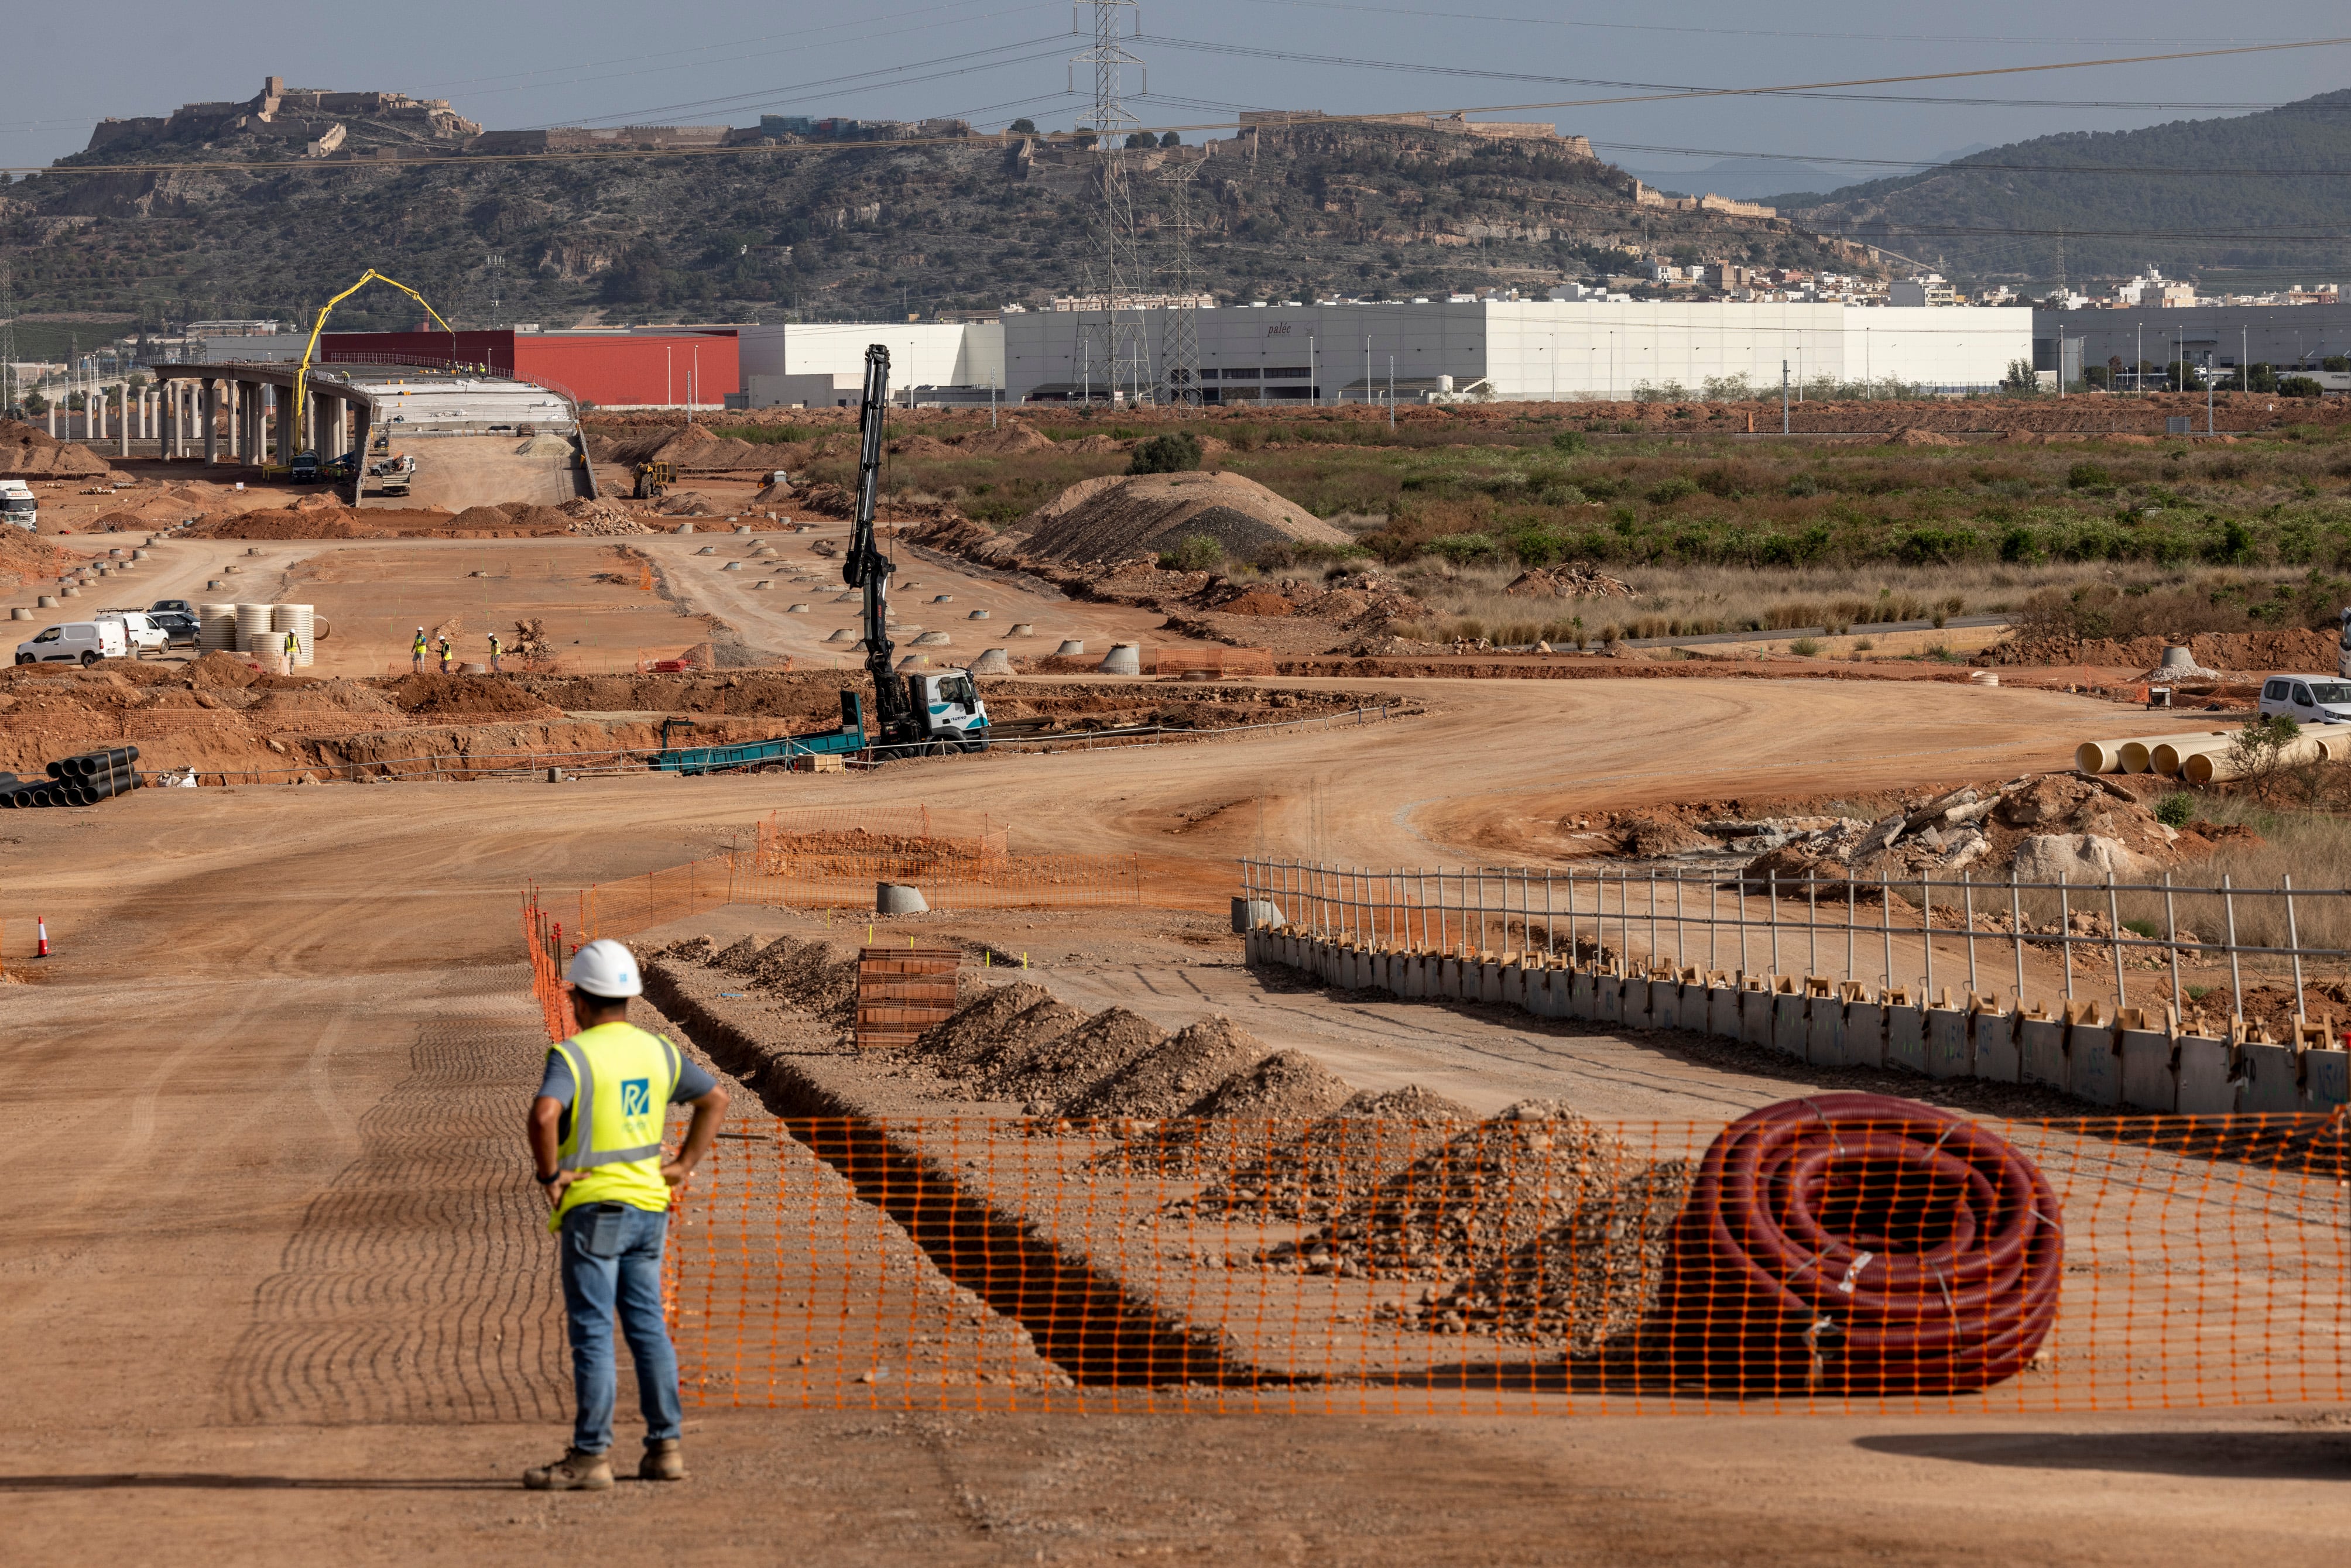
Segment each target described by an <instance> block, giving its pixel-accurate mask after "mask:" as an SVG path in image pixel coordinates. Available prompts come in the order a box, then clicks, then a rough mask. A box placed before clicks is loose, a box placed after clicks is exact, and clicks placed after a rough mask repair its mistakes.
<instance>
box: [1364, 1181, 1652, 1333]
mask: <svg viewBox="0 0 2351 1568" xmlns="http://www.w3.org/2000/svg"><path fill="white" fill-rule="evenodd" d="M1695 1174H1696V1173H1695V1171H1694V1170H1693V1168H1692V1166H1691V1165H1690V1163H1689V1162H1688V1161H1687V1160H1665V1161H1661V1162H1659V1163H1658V1164H1656V1165H1653V1166H1648V1167H1646V1169H1643V1170H1640V1171H1636V1172H1635V1173H1634V1174H1633V1175H1632V1176H1628V1177H1627V1178H1626V1179H1625V1181H1623V1182H1622V1183H1621V1184H1619V1185H1617V1186H1614V1187H1611V1188H1607V1189H1604V1190H1602V1191H1599V1192H1596V1193H1593V1194H1591V1195H1589V1196H1588V1197H1583V1199H1582V1200H1581V1201H1578V1202H1576V1203H1575V1204H1574V1205H1573V1208H1572V1211H1571V1213H1570V1214H1569V1216H1568V1218H1566V1219H1564V1220H1562V1221H1561V1222H1560V1223H1559V1224H1556V1225H1554V1226H1552V1228H1550V1229H1548V1230H1545V1231H1544V1232H1543V1233H1542V1234H1541V1235H1540V1236H1537V1237H1536V1238H1534V1239H1532V1240H1531V1241H1528V1242H1525V1243H1524V1244H1522V1245H1520V1246H1519V1247H1516V1248H1513V1249H1511V1250H1510V1252H1509V1253H1508V1254H1507V1255H1506V1256H1504V1257H1503V1258H1501V1259H1500V1260H1497V1261H1495V1262H1493V1263H1490V1264H1488V1265H1487V1266H1485V1267H1483V1268H1481V1269H1479V1270H1478V1271H1477V1272H1476V1273H1474V1274H1472V1275H1471V1276H1470V1277H1469V1278H1468V1279H1467V1280H1464V1281H1460V1282H1459V1283H1458V1284H1456V1285H1455V1286H1454V1287H1453V1288H1452V1289H1451V1290H1449V1291H1444V1292H1443V1293H1442V1294H1439V1293H1438V1292H1437V1291H1436V1290H1435V1289H1434V1288H1431V1289H1430V1290H1428V1291H1425V1292H1424V1293H1423V1295H1422V1297H1421V1300H1420V1301H1417V1302H1416V1303H1414V1304H1412V1305H1410V1306H1407V1307H1405V1308H1402V1309H1398V1308H1396V1307H1395V1306H1393V1305H1388V1306H1386V1307H1385V1310H1384V1312H1381V1314H1380V1315H1382V1316H1384V1317H1388V1318H1391V1319H1395V1320H1400V1321H1402V1322H1404V1323H1405V1324H1406V1325H1407V1326H1409V1327H1411V1328H1415V1329H1418V1330H1420V1331H1421V1332H1423V1333H1455V1334H1483V1335H1491V1336H1492V1337H1494V1338H1496V1339H1502V1340H1509V1341H1513V1342H1517V1343H1537V1344H1544V1345H1552V1346H1557V1347H1559V1348H1561V1349H1563V1350H1564V1351H1565V1352H1566V1353H1567V1354H1569V1355H1571V1356H1574V1357H1578V1358H1583V1357H1589V1356H1593V1355H1596V1354H1599V1353H1600V1352H1601V1351H1602V1350H1604V1349H1605V1348H1607V1346H1608V1345H1610V1344H1611V1343H1622V1342H1624V1341H1625V1340H1628V1339H1630V1338H1632V1337H1634V1336H1635V1335H1636V1334H1637V1333H1639V1332H1640V1328H1641V1324H1642V1322H1644V1321H1645V1320H1646V1318H1647V1317H1648V1315H1649V1313H1650V1312H1651V1311H1652V1310H1653V1309H1654V1308H1655V1307H1656V1299H1657V1286H1658V1282H1659V1281H1661V1280H1662V1279H1663V1278H1664V1276H1665V1269H1666V1256H1667V1249H1668V1247H1669V1245H1670V1243H1671V1240H1672V1237H1673V1228H1674V1221H1675V1220H1676V1219H1677V1218H1679V1216H1680V1214H1681V1211H1682V1204H1683V1202H1684V1200H1685V1199H1687V1197H1688V1196H1689V1187H1690V1181H1691V1178H1692V1176H1694V1175H1695Z"/></svg>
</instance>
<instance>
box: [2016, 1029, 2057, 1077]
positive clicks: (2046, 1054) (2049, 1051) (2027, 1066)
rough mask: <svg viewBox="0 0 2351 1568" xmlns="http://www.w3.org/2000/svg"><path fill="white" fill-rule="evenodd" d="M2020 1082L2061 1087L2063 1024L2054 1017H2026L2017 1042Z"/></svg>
mask: <svg viewBox="0 0 2351 1568" xmlns="http://www.w3.org/2000/svg"><path fill="white" fill-rule="evenodd" d="M2017 1045H2018V1047H2019V1056H2018V1061H2017V1078H2016V1081H2017V1082H2020V1083H2046V1084H2047V1085H2049V1087H2051V1088H2052V1089H2063V1088H2064V1087H2065V1025H2064V1023H2063V1022H2062V1021H2060V1020H2059V1019H2025V1020H2024V1026H2023V1029H2022V1032H2021V1036H2020V1038H2019V1040H2018V1041H2017Z"/></svg>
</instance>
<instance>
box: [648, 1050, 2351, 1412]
mask: <svg viewBox="0 0 2351 1568" xmlns="http://www.w3.org/2000/svg"><path fill="white" fill-rule="evenodd" d="M1862 1101H1871V1102H1874V1103H1871V1104H1866V1105H1864V1104H1858V1103H1856V1102H1862ZM1832 1102H1838V1103H1832ZM2345 1175H2346V1165H2345V1130H2344V1127H2343V1125H2342V1124H2341V1122H2340V1120H2339V1119H2330V1118H2324V1117H2315V1116H2308V1117H2294V1116H2274V1117H2258V1116H2238V1117H2231V1118H2225V1119H2217V1120H2211V1121H2196V1122H2190V1121H2185V1120H2182V1119H2178V1118H2165V1119H2154V1118H2150V1119H2145V1120H2111V1119H2108V1120H2080V1121H2045V1122H1989V1121H1987V1122H1975V1121H1969V1120H1966V1119H1963V1118H1960V1117H1958V1116H1956V1115H1953V1114H1951V1113H1943V1112H1938V1111H1937V1110H1935V1109H1933V1108H1931V1107H1928V1106H1925V1105H1920V1104H1917V1103H1910V1102H1899V1101H1885V1100H1878V1099H1877V1098H1876V1097H1875V1096H1820V1097H1815V1098H1814V1100H1813V1101H1808V1102H1797V1103H1792V1105H1789V1106H1782V1107H1778V1108H1774V1110H1773V1111H1771V1112H1769V1113H1756V1114H1754V1115H1751V1116H1750V1117H1747V1118H1743V1119H1741V1120H1740V1122H1738V1123H1735V1124H1732V1125H1731V1126H1729V1127H1727V1128H1726V1127H1724V1126H1722V1125H1720V1124H1680V1123H1640V1124H1634V1123H1622V1124H1594V1123H1591V1122H1587V1121H1583V1120H1582V1119H1580V1118H1575V1117H1572V1116H1563V1115H1562V1116H1551V1117H1541V1116H1538V1117H1534V1118H1532V1119H1524V1118H1516V1119H1513V1118H1499V1119H1492V1120H1487V1121H1482V1122H1468V1123H1448V1122H1437V1121H1430V1122H1400V1121H1395V1120H1379V1119H1357V1118H1348V1117H1326V1118H1323V1119H1321V1120H1318V1121H1314V1122H1311V1123H1310V1122H1301V1121H1272V1122H1260V1123H1243V1122H1232V1121H1215V1122H1207V1123H1187V1122H1177V1121H1162V1122H1148V1121H1135V1122H1124V1123H1119V1122H1106V1123H1083V1124H1073V1123H1069V1122H1043V1121H1002V1120H991V1119H985V1118H969V1117H944V1118H936V1119H926V1120H914V1121H901V1122H883V1121H875V1120H863V1119H857V1118H838V1119H835V1118H828V1119H822V1120H792V1121H789V1123H787V1122H779V1121H776V1120H773V1119H770V1118H768V1117H766V1116H764V1115H758V1114H754V1115H750V1116H745V1115H740V1114H737V1115H734V1116H732V1117H730V1120H729V1122H728V1124H727V1126H726V1131H725V1132H724V1133H723V1134H721V1137H720V1141H719V1144H718V1145H717V1151H716V1154H715V1155H713V1157H712V1159H711V1160H710V1161H709V1162H708V1163H707V1164H706V1165H705V1166H704V1167H703V1168H702V1170H701V1171H700V1172H698V1173H697V1174H696V1176H695V1178H694V1180H693V1182H692V1183H691V1185H690V1186H689V1187H688V1189H687V1190H686V1192H685V1194H684V1197H683V1198H682V1200H681V1202H680V1206H679V1207H678V1209H677V1211H676V1213H675V1214H674V1218H673V1228H672V1232H671V1236H672V1241H671V1262H672V1275H673V1279H672V1298H671V1299H672V1302H673V1312H674V1317H673V1324H674V1331H675V1333H676V1337H677V1343H678V1350H679V1356H680V1363H681V1366H682V1368H683V1370H684V1380H685V1386H686V1395H687V1398H688V1401H689V1402H690V1403H692V1404H694V1405H696V1406H705V1407H709V1406H727V1407H735V1406H770V1407H772V1406H834V1407H843V1406H861V1407H876V1408H878V1407H892V1408H902V1409H915V1408H948V1407H955V1406H978V1405H982V1404H987V1405H989V1406H1002V1405H1003V1404H1005V1403H1007V1402H1010V1403H1014V1404H1020V1405H1028V1406H1051V1405H1071V1404H1073V1403H1074V1401H1075V1395H1076V1391H1077V1390H1079V1389H1088V1390H1093V1391H1095V1392H1092V1393H1090V1394H1089V1395H1088V1396H1087V1399H1086V1402H1085V1406H1084V1407H1085V1408H1090V1409H1205V1410H1271V1411H1280V1410H1306V1409H1316V1410H1321V1409H1332V1410H1346V1411H1363V1412H1372V1413H1432V1414H1443V1413H1488V1412H1507V1411H1513V1410H1517V1411H1541V1410H1573V1411H1576V1412H1579V1413H1582V1412H1593V1413H1611V1414H1614V1413H1625V1414H1637V1413H1662V1412H1691V1411H1707V1410H1724V1411H1728V1410H1738V1409H1759V1408H1760V1409H1771V1410H1774V1411H1855V1410H1858V1411H1871V1412H1876V1411H1902V1412H1913V1411H1928V1412H1933V1411H1977V1412H1994V1413H2028V1412H2080V1411H2111V1410H2143V1409H2153V1408H2178V1407H2186V1406H2202V1407H2210V1406H2240V1405H2253V1404H2261V1405H2274V1404H2291V1403H2304V1402H2314V1401H2339V1400H2341V1399H2344V1398H2345V1397H2346V1396H2351V1369H2346V1364H2345V1358H2344V1356H2343V1354H2342V1346H2343V1343H2344V1341H2345V1336H2346V1332H2351V1304H2346V1262H2351V1258H2346V1232H2345V1226H2344V1203H2345V1189H2344V1186H2343V1181H2344V1177H2345Z"/></svg>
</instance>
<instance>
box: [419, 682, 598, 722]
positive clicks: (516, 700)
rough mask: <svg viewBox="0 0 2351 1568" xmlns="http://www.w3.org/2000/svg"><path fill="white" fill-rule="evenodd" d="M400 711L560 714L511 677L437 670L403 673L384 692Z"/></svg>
mask: <svg viewBox="0 0 2351 1568" xmlns="http://www.w3.org/2000/svg"><path fill="white" fill-rule="evenodd" d="M385 695H387V696H388V697H390V698H391V700H392V703H393V704H395V705H396V706H398V707H399V709H400V711H401V712H402V713H405V714H408V715H411V716H428V717H432V718H435V719H455V720H461V721H462V720H469V719H485V718H496V719H517V718H561V717H562V716H563V710H562V709H560V708H556V707H550V706H548V705H547V704H545V703H543V702H541V701H539V700H538V698H537V697H535V696H533V695H530V694H529V693H528V692H527V691H525V690H523V689H522V688H521V687H520V686H517V685H515V684H514V683H513V682H511V681H507V680H501V679H500V678H498V677H497V676H496V675H444V674H438V673H435V672H427V673H426V674H411V675H403V676H402V677H401V679H400V681H399V683H398V684H397V685H394V686H392V689H391V690H390V691H389V692H387V693H386V694H385Z"/></svg>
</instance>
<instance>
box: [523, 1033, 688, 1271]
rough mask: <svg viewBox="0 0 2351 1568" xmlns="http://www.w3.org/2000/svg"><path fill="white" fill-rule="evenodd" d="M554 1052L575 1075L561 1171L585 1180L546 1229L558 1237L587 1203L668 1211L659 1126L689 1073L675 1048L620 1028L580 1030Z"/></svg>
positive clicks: (567, 1193) (559, 1153) (571, 1189)
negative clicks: (570, 1216) (682, 1074)
mask: <svg viewBox="0 0 2351 1568" xmlns="http://www.w3.org/2000/svg"><path fill="white" fill-rule="evenodd" d="M549 1049H550V1050H552V1051H555V1052H556V1053H557V1054H558V1055H559V1056H561V1057H562V1058H563V1060H564V1061H566V1062H568V1063H569V1064H570V1067H571V1125H570V1127H569V1130H568V1131H567V1132H566V1134H565V1135H564V1138H563V1141H562V1143H561V1144H560V1145H558V1146H557V1150H556V1166H557V1168H559V1169H561V1170H572V1171H582V1172H585V1173H586V1174H585V1175H583V1176H580V1178H579V1179H578V1180H576V1181H574V1182H572V1184H571V1185H570V1186H567V1187H565V1188H564V1189H563V1201H562V1202H561V1203H559V1204H558V1205H557V1206H556V1209H555V1212H554V1213H553V1214H550V1215H549V1216H548V1218H547V1228H548V1229H549V1230H559V1229H561V1228H562V1225H563V1217H564V1215H566V1214H567V1213H569V1211H570V1210H572V1209H574V1208H577V1207H579V1206H580V1205H581V1204H583V1203H625V1204H627V1205H629V1206H630V1207H633V1208H643V1209H648V1210H651V1211H653V1212H654V1213H659V1212H661V1211H662V1210H663V1209H665V1208H667V1207H669V1184H668V1183H667V1182H665V1181H664V1180H662V1174H661V1167H662V1142H661V1140H662V1124H663V1123H664V1120H666V1118H667V1116H668V1113H669V1097H670V1095H671V1093H672V1092H674V1091H675V1089H676V1088H677V1080H678V1074H679V1073H680V1072H681V1071H684V1059H683V1058H681V1057H680V1056H679V1054H678V1050H677V1047H675V1046H674V1045H672V1044H671V1043H670V1042H669V1040H667V1039H666V1038H664V1036H661V1035H655V1034H647V1033H646V1032H645V1031H644V1030H641V1029H639V1028H638V1027H637V1026H636V1025H634V1024H632V1023H625V1022H623V1023H606V1024H598V1025H597V1026H596V1027H595V1028H594V1029H588V1030H580V1032H579V1033H578V1034H575V1035H573V1036H572V1037H571V1038H570V1039H569V1040H559V1041H558V1042H557V1043H556V1044H555V1045H553V1046H551V1047H549Z"/></svg>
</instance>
